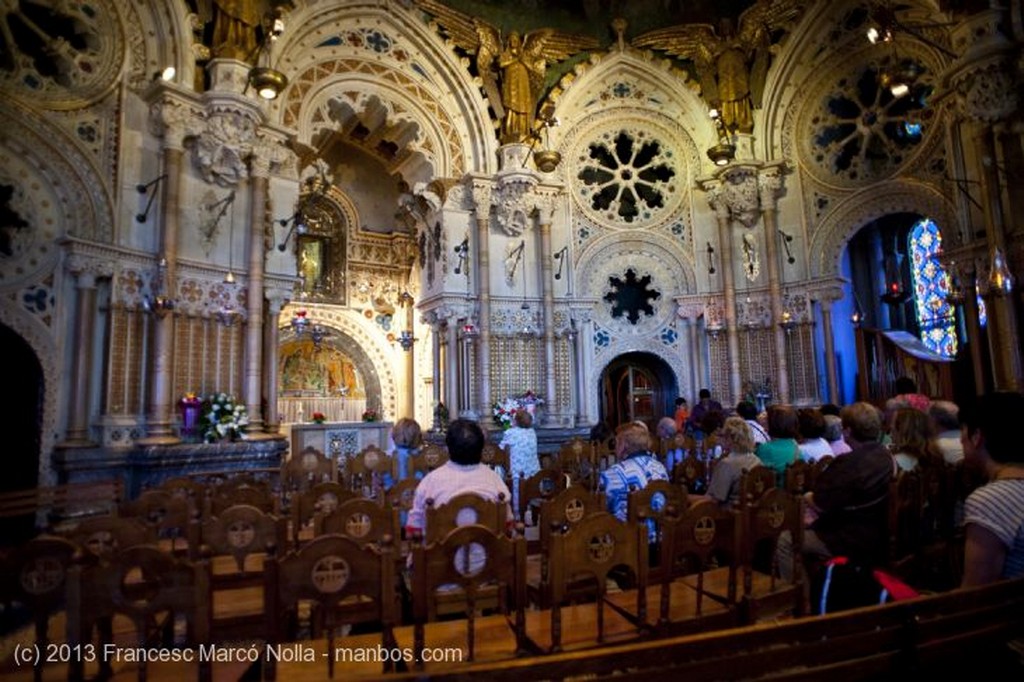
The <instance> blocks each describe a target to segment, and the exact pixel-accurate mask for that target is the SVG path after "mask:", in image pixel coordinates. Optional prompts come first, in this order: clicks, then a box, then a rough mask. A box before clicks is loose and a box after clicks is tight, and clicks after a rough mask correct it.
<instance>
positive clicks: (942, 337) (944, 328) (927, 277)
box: [909, 218, 957, 357]
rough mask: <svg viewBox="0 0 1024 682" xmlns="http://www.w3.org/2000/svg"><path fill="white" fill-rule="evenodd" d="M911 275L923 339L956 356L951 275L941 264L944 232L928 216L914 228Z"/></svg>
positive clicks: (912, 231) (942, 352)
mask: <svg viewBox="0 0 1024 682" xmlns="http://www.w3.org/2000/svg"><path fill="white" fill-rule="evenodd" d="M909 242H910V243H909V246H910V249H909V250H910V256H911V258H912V259H913V260H912V262H911V275H912V277H913V283H914V305H915V309H916V311H917V324H918V327H919V328H920V330H921V341H923V342H924V345H926V346H928V348H930V349H931V350H933V351H935V352H936V353H938V354H939V355H944V356H946V357H953V356H955V355H956V350H957V338H956V309H955V308H954V307H953V306H951V305H950V304H949V303H948V302H947V301H946V295H947V294H948V293H949V275H947V274H946V271H945V270H944V269H943V268H942V265H941V264H940V263H939V253H941V252H942V233H941V232H939V226H938V225H936V224H935V223H934V222H933V221H932V220H931V219H929V218H924V219H922V220H920V221H918V222H917V223H916V224H915V225H914V226H913V227H912V228H911V229H910V238H909Z"/></svg>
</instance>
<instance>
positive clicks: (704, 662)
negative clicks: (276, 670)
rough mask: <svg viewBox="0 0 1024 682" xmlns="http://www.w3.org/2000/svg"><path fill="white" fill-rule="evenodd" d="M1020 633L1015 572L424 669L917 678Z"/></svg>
mask: <svg viewBox="0 0 1024 682" xmlns="http://www.w3.org/2000/svg"><path fill="white" fill-rule="evenodd" d="M1022 633H1024V578H1019V579H1016V580H1012V581H1003V582H999V583H994V584H992V585H986V586H983V587H980V588H972V589H968V590H956V591H953V592H948V593H944V594H939V595H933V596H927V597H920V598H918V599H913V600H909V601H903V602H896V603H891V604H886V605H884V606H872V607H866V608H861V609H854V610H851V611H843V612H840V613H835V614H829V615H826V616H815V617H805V618H796V619H793V620H790V621H784V622H782V623H779V624H772V625H765V624H759V625H749V626H744V627H739V628H731V629H727V630H719V631H714V632H705V633H700V634H692V635H685V636H680V637H673V638H667V639H654V640H643V641H638V642H633V643H629V644H621V645H613V646H605V647H602V648H600V649H589V650H586V651H576V652H569V653H559V654H551V655H547V656H536V657H527V658H520V659H516V660H512V661H504V662H502V663H500V664H467V665H465V666H463V667H460V668H459V669H458V670H455V671H452V672H450V673H443V672H442V673H440V674H435V675H432V676H431V679H432V680H434V681H439V682H448V681H450V680H478V679H479V680H497V681H502V680H508V681H510V682H511V681H515V682H519V681H520V680H523V679H544V680H563V679H568V678H574V679H595V680H602V679H612V678H614V679H615V680H616V682H618V681H620V680H622V681H630V680H637V681H638V682H639V681H640V680H650V679H685V680H686V681H687V682H701V681H704V680H708V681H710V680H719V679H726V678H727V679H730V680H753V679H772V680H779V679H783V680H808V681H810V680H821V679H827V680H829V681H830V682H837V681H841V680H862V679H901V678H902V679H923V676H924V675H926V674H928V673H932V674H934V673H936V672H938V671H942V670H944V668H948V667H950V666H953V667H955V666H956V665H957V664H959V665H961V666H974V669H975V670H976V671H977V670H981V669H982V668H981V667H978V666H982V667H983V666H984V663H985V662H984V661H980V660H979V659H978V658H976V657H974V655H973V652H974V651H976V649H974V648H973V647H981V646H988V645H992V644H1001V643H1005V642H1007V641H1009V640H1010V639H1012V638H1014V637H1019V636H1021V634H1022ZM966 652H972V653H971V655H965V653H966ZM965 659H967V660H965ZM1020 669H1021V668H1020V667H1019V666H1018V667H1017V668H1015V669H1013V668H1012V664H1011V671H1010V672H1011V673H1015V674H1018V675H1019V673H1020ZM986 672H989V673H991V672H993V671H991V670H986ZM1001 672H1002V673H1003V674H1004V675H1005V674H1007V671H1005V670H1003V671H1001ZM404 678H405V676H397V677H394V678H392V679H396V680H401V679H404ZM1001 679H1011V678H1010V677H1003V678H1001Z"/></svg>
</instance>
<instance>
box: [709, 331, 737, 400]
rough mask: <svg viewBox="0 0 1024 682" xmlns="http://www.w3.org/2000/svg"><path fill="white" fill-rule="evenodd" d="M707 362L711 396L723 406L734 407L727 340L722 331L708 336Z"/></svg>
mask: <svg viewBox="0 0 1024 682" xmlns="http://www.w3.org/2000/svg"><path fill="white" fill-rule="evenodd" d="M707 341H708V360H709V362H710V367H711V369H710V373H711V385H710V386H708V387H707V388H709V389H710V390H711V393H712V395H714V396H716V397H717V399H718V401H719V402H721V403H722V404H723V405H735V404H736V399H735V396H733V395H730V393H731V389H730V386H729V367H730V365H729V339H728V336H727V335H726V333H725V332H724V331H722V332H718V333H716V334H708V335H707Z"/></svg>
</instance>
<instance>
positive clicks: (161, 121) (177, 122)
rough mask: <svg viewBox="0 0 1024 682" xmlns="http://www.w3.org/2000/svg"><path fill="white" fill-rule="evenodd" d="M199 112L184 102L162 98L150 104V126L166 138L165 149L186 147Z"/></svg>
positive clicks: (151, 130)
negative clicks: (191, 127)
mask: <svg viewBox="0 0 1024 682" xmlns="http://www.w3.org/2000/svg"><path fill="white" fill-rule="evenodd" d="M196 114H197V112H196V110H195V109H194V108H192V107H190V106H187V105H186V104H185V103H184V102H181V101H180V100H177V99H172V98H162V99H158V100H157V101H155V102H152V103H151V104H150V105H149V128H150V132H152V133H153V134H154V135H156V136H157V137H162V138H163V140H164V143H163V145H164V149H177V150H182V149H184V145H185V138H186V137H187V136H188V135H189V134H190V130H189V128H190V126H191V125H192V121H193V120H194V117H195V116H196Z"/></svg>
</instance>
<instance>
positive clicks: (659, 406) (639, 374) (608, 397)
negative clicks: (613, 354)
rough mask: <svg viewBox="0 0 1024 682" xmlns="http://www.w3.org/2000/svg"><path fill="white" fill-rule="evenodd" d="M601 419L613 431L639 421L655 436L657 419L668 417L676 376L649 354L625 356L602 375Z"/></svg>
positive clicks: (659, 359)
mask: <svg viewBox="0 0 1024 682" xmlns="http://www.w3.org/2000/svg"><path fill="white" fill-rule="evenodd" d="M600 385H601V420H602V421H604V422H606V423H607V424H608V426H609V427H611V428H612V429H613V430H614V429H615V428H616V427H617V426H619V425H620V424H624V423H626V422H630V421H635V420H640V421H643V422H644V423H645V424H647V426H648V428H649V429H650V430H651V433H654V429H655V426H656V425H657V423H658V420H659V419H661V418H662V417H665V416H671V415H672V412H673V410H674V409H675V407H674V406H675V398H676V396H677V395H678V392H679V388H678V385H677V382H676V377H675V373H674V372H673V371H672V368H671V367H669V366H668V363H666V362H665V361H664V360H662V359H661V358H659V357H658V356H656V355H653V354H651V353H642V352H635V353H625V354H623V355H620V356H619V357H617V358H615V359H614V360H612V361H611V362H610V363H608V366H607V367H606V368H605V370H604V372H603V373H602V374H601V383H600Z"/></svg>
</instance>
